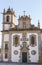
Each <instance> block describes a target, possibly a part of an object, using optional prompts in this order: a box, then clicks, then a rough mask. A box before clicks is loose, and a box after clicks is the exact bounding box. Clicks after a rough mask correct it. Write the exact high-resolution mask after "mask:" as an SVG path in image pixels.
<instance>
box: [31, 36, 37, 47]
mask: <svg viewBox="0 0 42 65" xmlns="http://www.w3.org/2000/svg"><path fill="white" fill-rule="evenodd" d="M30 45H31V46H35V45H36V35H31V36H30Z"/></svg>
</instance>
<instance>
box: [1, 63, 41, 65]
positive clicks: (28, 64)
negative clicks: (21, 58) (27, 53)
mask: <svg viewBox="0 0 42 65" xmlns="http://www.w3.org/2000/svg"><path fill="white" fill-rule="evenodd" d="M0 65H42V64H38V63H35V64H34V63H32V64H31V63H8V62H0Z"/></svg>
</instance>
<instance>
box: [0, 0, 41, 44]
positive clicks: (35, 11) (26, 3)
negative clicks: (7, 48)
mask: <svg viewBox="0 0 42 65" xmlns="http://www.w3.org/2000/svg"><path fill="white" fill-rule="evenodd" d="M9 6H10V7H11V8H13V9H14V11H15V13H16V16H17V18H18V16H19V15H23V11H24V10H25V11H26V15H30V16H31V18H32V20H31V22H32V23H33V24H35V25H36V26H37V23H38V19H39V20H40V25H41V27H42V0H0V31H1V30H2V14H1V13H2V12H3V9H4V8H5V9H6V10H7V9H8V7H9ZM17 18H16V19H17ZM0 38H1V33H0ZM0 44H1V39H0Z"/></svg>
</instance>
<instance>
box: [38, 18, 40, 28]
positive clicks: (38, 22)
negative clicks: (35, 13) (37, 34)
mask: <svg viewBox="0 0 42 65" xmlns="http://www.w3.org/2000/svg"><path fill="white" fill-rule="evenodd" d="M38 28H40V22H39V19H38Z"/></svg>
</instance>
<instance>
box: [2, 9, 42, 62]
mask: <svg viewBox="0 0 42 65" xmlns="http://www.w3.org/2000/svg"><path fill="white" fill-rule="evenodd" d="M15 18H16V15H15V12H14V11H13V9H10V8H8V9H7V11H5V9H4V12H3V23H2V24H3V30H2V50H1V60H2V61H5V62H18V63H25V62H26V63H29V62H39V58H40V57H41V56H42V55H41V47H40V46H41V44H42V29H40V23H39V21H38V26H37V27H36V26H35V25H33V24H31V18H30V15H29V16H27V15H23V16H19V18H18V25H15Z"/></svg>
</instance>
